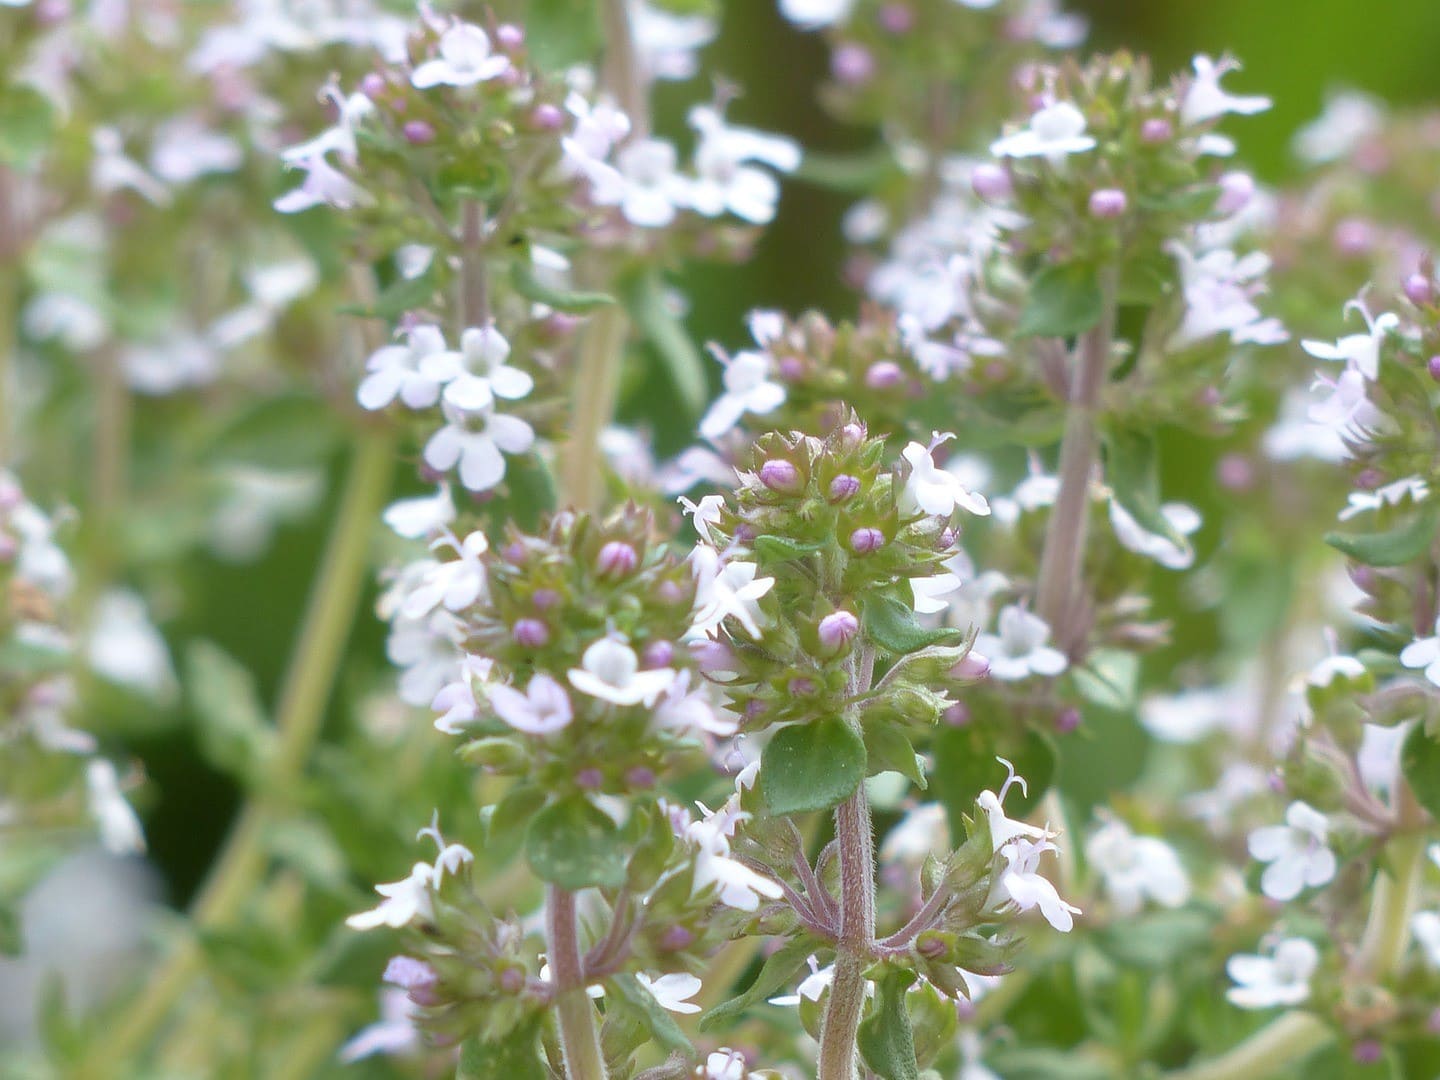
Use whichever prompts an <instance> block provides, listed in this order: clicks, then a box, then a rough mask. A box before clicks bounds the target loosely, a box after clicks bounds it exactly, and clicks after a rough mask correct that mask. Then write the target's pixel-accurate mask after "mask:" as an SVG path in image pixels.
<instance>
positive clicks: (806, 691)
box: [786, 675, 815, 697]
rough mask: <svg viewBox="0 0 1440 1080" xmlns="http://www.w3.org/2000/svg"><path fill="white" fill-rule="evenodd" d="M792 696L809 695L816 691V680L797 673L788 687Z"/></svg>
mask: <svg viewBox="0 0 1440 1080" xmlns="http://www.w3.org/2000/svg"><path fill="white" fill-rule="evenodd" d="M786 689H787V690H789V691H790V696H791V697H809V696H810V695H811V694H813V693H814V692H815V681H814V680H813V679H811V678H810V677H809V676H806V675H797V676H796V677H795V678H793V679H791V680H790V683H789V685H788V686H787V687H786Z"/></svg>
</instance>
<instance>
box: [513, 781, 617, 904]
mask: <svg viewBox="0 0 1440 1080" xmlns="http://www.w3.org/2000/svg"><path fill="white" fill-rule="evenodd" d="M525 855H526V858H528V859H529V860H530V867H531V869H533V870H534V871H535V873H536V874H537V875H539V877H540V878H541V879H542V880H544V881H549V882H552V883H554V884H556V885H559V886H560V887H561V888H562V889H568V890H569V891H571V892H575V891H576V890H578V889H585V888H589V887H590V886H592V885H593V886H596V887H599V888H602V889H615V888H619V887H620V886H621V885H623V884H624V883H625V848H624V845H623V843H622V842H621V838H620V830H619V828H618V827H617V826H616V824H615V822H614V821H613V820H611V818H610V815H608V814H606V813H605V812H604V811H603V810H601V809H599V808H598V807H597V806H595V805H594V804H593V803H591V802H590V800H589V799H586V798H585V797H584V796H583V795H568V796H566V797H564V798H562V799H559V800H557V801H556V802H553V803H551V804H550V805H549V806H547V807H545V808H544V809H543V810H541V811H540V812H539V813H538V814H536V815H535V817H534V818H533V819H531V821H530V828H529V830H527V832H526V834H525Z"/></svg>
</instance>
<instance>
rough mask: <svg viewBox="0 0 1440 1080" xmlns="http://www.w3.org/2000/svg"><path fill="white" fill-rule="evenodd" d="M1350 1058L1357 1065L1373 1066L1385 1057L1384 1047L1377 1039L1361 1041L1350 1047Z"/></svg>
mask: <svg viewBox="0 0 1440 1080" xmlns="http://www.w3.org/2000/svg"><path fill="white" fill-rule="evenodd" d="M1350 1056H1351V1057H1352V1058H1353V1059H1354V1061H1355V1064H1357V1065H1374V1064H1375V1063H1376V1062H1377V1061H1379V1060H1380V1059H1381V1058H1382V1057H1384V1056H1385V1047H1383V1046H1381V1045H1380V1042H1379V1040H1377V1039H1361V1040H1360V1041H1359V1042H1357V1043H1356V1044H1355V1045H1354V1046H1353V1047H1351V1049H1350Z"/></svg>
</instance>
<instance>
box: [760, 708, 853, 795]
mask: <svg viewBox="0 0 1440 1080" xmlns="http://www.w3.org/2000/svg"><path fill="white" fill-rule="evenodd" d="M864 776H865V743H864V742H863V741H862V740H861V738H860V736H859V735H857V734H856V733H855V732H854V731H853V730H851V728H850V725H849V724H847V723H845V721H844V720H841V719H839V718H837V717H828V718H826V719H824V720H816V721H814V722H813V723H809V724H793V725H791V726H790V727H787V728H782V729H781V730H780V731H778V732H776V734H775V737H774V738H772V739H771V740H770V743H769V745H767V746H766V747H765V751H764V753H763V754H762V755H761V758H760V786H761V791H762V793H763V794H764V796H765V803H766V805H767V806H769V808H770V810H771V812H772V813H775V814H803V813H806V812H807V811H812V810H828V809H830V808H831V807H832V806H835V805H837V804H838V803H841V802H844V801H845V800H846V799H848V798H849V797H850V796H851V795H853V794H854V793H855V789H856V788H857V787H859V786H860V781H861V780H862V779H863V778H864Z"/></svg>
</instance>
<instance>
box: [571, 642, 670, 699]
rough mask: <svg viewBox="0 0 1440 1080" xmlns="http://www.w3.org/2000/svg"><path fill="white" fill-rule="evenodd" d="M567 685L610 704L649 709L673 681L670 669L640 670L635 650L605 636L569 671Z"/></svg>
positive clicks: (586, 651) (588, 649)
mask: <svg viewBox="0 0 1440 1080" xmlns="http://www.w3.org/2000/svg"><path fill="white" fill-rule="evenodd" d="M569 678H570V685H571V686H573V687H575V689H576V690H579V691H580V692H581V693H582V694H589V695H590V696H591V697H595V698H599V699H600V700H601V701H608V702H610V703H611V704H612V705H640V704H642V703H643V704H644V705H647V706H651V705H654V704H655V700H656V699H657V698H658V697H659V696H660V695H661V694H663V693H664V692H665V691H666V690H667V689H669V688H670V686H671V685H672V684H673V683H674V681H675V669H674V668H668V667H666V668H656V669H654V670H651V671H641V670H640V659H639V657H637V656H636V655H635V650H634V649H632V648H630V646H628V645H626V644H625V643H624V642H621V641H616V640H615V639H614V638H611V637H605V638H601V639H600V640H599V641H597V642H595V643H594V644H592V645H591V646H590V647H589V648H587V649H586V650H585V654H584V655H583V656H582V657H581V658H580V666H579V667H578V668H571V669H570V672H569Z"/></svg>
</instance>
